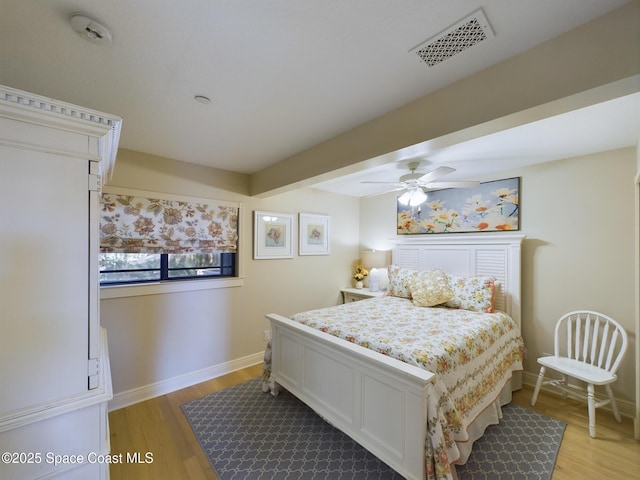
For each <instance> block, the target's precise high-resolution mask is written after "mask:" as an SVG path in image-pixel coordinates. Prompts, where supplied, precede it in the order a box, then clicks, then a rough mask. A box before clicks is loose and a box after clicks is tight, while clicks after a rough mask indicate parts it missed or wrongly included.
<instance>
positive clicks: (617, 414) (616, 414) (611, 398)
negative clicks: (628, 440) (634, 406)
mask: <svg viewBox="0 0 640 480" xmlns="http://www.w3.org/2000/svg"><path fill="white" fill-rule="evenodd" d="M604 388H605V389H606V390H607V395H609V403H611V410H612V411H613V416H614V417H615V419H616V422H618V423H622V418H620V412H618V404H617V403H616V399H615V397H614V396H613V391H612V390H611V385H608V384H607V385H605V386H604Z"/></svg>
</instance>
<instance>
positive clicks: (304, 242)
mask: <svg viewBox="0 0 640 480" xmlns="http://www.w3.org/2000/svg"><path fill="white" fill-rule="evenodd" d="M298 228H299V232H298V240H299V243H300V244H299V246H298V255H329V254H330V253H331V247H330V244H331V238H330V232H329V229H330V219H329V215H318V214H313V213H301V214H300V220H299V222H298Z"/></svg>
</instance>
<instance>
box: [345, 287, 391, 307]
mask: <svg viewBox="0 0 640 480" xmlns="http://www.w3.org/2000/svg"><path fill="white" fill-rule="evenodd" d="M340 291H341V292H342V303H349V302H357V301H358V300H364V299H365V298H375V297H382V296H383V295H384V294H385V291H384V290H378V291H377V292H372V291H371V290H369V289H368V288H343V289H342V290H340Z"/></svg>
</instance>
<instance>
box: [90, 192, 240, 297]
mask: <svg viewBox="0 0 640 480" xmlns="http://www.w3.org/2000/svg"><path fill="white" fill-rule="evenodd" d="M100 204H101V212H100V284H101V285H116V284H120V285H121V284H129V283H135V284H139V283H144V282H158V281H178V280H193V279H204V278H215V277H235V276H237V275H238V271H237V263H238V224H239V222H238V217H239V215H240V205H239V204H236V203H230V202H221V201H212V200H203V199H192V198H185V197H176V196H171V195H166V196H164V195H163V197H162V198H154V197H151V196H148V195H146V192H132V191H123V189H117V188H115V189H105V191H103V193H102V196H101V199H100Z"/></svg>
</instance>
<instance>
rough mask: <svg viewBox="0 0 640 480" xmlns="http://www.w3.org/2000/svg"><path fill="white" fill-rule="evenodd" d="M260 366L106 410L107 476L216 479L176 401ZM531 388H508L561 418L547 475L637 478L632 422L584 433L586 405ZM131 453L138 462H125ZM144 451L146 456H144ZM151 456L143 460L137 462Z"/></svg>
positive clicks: (558, 478) (523, 401)
mask: <svg viewBox="0 0 640 480" xmlns="http://www.w3.org/2000/svg"><path fill="white" fill-rule="evenodd" d="M261 373H262V366H261V365H256V366H253V367H249V368H245V369H243V370H239V371H237V372H234V373H231V374H229V375H225V376H223V377H219V378H216V379H214V380H210V381H208V382H204V383H201V384H198V385H194V386H192V387H189V388H185V389H183V390H179V391H176V392H173V393H170V394H167V395H163V396H160V397H157V398H154V399H151V400H148V401H146V402H141V403H138V404H136V405H132V406H130V407H126V408H122V409H120V410H116V411H114V412H111V413H110V414H109V422H110V429H111V453H112V454H113V455H118V454H122V458H123V463H122V464H112V465H111V479H112V480H146V479H153V480H163V479H171V480H203V479H206V480H217V477H216V474H215V473H214V471H213V469H212V468H211V465H210V464H209V461H208V459H207V457H206V456H205V454H204V453H203V452H202V450H201V448H200V445H199V444H198V440H197V439H196V437H195V436H194V434H193V432H192V430H191V427H190V425H189V423H188V422H187V419H186V418H185V416H184V415H183V413H182V410H181V409H180V405H182V404H183V403H186V402H189V401H191V400H194V399H196V398H200V397H203V396H205V395H208V394H210V393H213V392H217V391H220V390H223V389H225V388H228V387H231V386H233V385H236V384H238V383H242V382H245V381H247V380H250V379H252V378H255V377H257V376H259V375H261ZM530 398H531V388H530V387H527V386H525V387H524V388H523V389H522V390H521V391H519V392H515V393H514V402H515V403H517V404H519V405H522V406H523V407H527V408H533V410H536V411H538V412H541V413H543V414H545V415H548V416H551V417H555V418H558V419H560V420H563V421H564V422H566V423H567V424H568V425H567V429H566V431H565V434H564V438H563V441H562V445H561V447H560V452H559V454H558V460H557V463H556V468H555V471H554V473H553V478H552V480H566V479H571V480H575V479H576V478H580V479H581V480H590V479H593V480H600V479H610V480H613V479H618V478H624V479H640V442H638V441H636V440H634V439H633V421H632V420H631V419H628V418H623V423H622V424H618V423H616V421H615V420H614V419H613V415H611V414H610V413H609V412H607V411H604V410H598V411H597V413H596V415H597V436H598V438H596V439H592V438H591V437H589V430H588V425H587V407H586V405H582V404H581V403H579V402H577V401H575V400H571V399H567V400H563V399H562V398H561V397H557V396H554V395H550V394H547V393H545V392H541V393H540V396H539V397H538V402H537V404H536V406H535V407H531V406H530V405H529V399H530ZM135 453H139V454H140V463H133V462H127V455H129V458H131V457H132V456H133V455H134V454H135ZM147 454H150V455H151V456H150V457H147V456H146V455H147ZM145 460H151V461H150V462H148V463H142V462H144V461H145Z"/></svg>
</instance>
